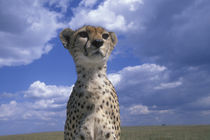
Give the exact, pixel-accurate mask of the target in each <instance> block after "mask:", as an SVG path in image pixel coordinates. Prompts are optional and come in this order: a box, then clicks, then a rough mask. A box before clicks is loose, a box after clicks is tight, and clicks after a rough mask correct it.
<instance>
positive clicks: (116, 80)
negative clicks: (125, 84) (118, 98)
mask: <svg viewBox="0 0 210 140" xmlns="http://www.w3.org/2000/svg"><path fill="white" fill-rule="evenodd" d="M120 76H121V75H120V74H117V73H116V74H114V73H111V74H108V78H109V80H110V81H111V82H112V84H113V85H115V86H116V85H117V84H118V83H119V82H120V79H121V77H120Z"/></svg>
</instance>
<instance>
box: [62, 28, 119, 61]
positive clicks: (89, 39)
mask: <svg viewBox="0 0 210 140" xmlns="http://www.w3.org/2000/svg"><path fill="white" fill-rule="evenodd" d="M60 39H61V41H62V43H63V45H64V47H65V48H67V49H68V50H69V52H70V53H71V55H72V56H73V58H74V60H75V62H76V63H80V64H83V65H87V64H91V63H92V64H95V63H103V62H106V61H107V59H108V57H109V56H110V53H111V52H112V50H113V48H114V46H115V45H116V43H117V37H116V35H115V33H113V32H108V31H106V30H105V29H103V28H102V27H94V26H84V27H82V28H80V29H78V30H76V31H73V30H71V29H69V28H67V29H64V30H63V31H62V32H61V33H60Z"/></svg>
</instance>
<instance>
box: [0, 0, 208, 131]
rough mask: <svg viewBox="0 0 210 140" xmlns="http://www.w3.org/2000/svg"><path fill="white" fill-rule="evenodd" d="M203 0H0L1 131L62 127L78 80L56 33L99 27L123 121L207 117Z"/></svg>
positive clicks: (197, 121)
mask: <svg viewBox="0 0 210 140" xmlns="http://www.w3.org/2000/svg"><path fill="white" fill-rule="evenodd" d="M209 15H210V2H209V1H208V0H183V1H177V0H156V1H154V0H114V1H113V0H104V1H101V0H100V1H98V0H86V1H85V0H81V1H76V0H35V1H28V0H16V1H12V0H7V1H0V18H1V21H0V42H1V44H0V135H8V134H21V133H33V132H44V131H62V130H63V126H64V121H65V106H66V102H67V100H68V97H69V95H70V93H71V89H72V86H73V84H74V82H75V80H76V72H75V66H74V63H73V60H72V58H71V56H70V54H69V53H68V51H67V50H66V49H64V47H63V46H62V44H61V42H60V40H59V38H58V34H59V32H60V31H61V30H62V29H64V28H67V27H69V28H72V29H74V30H75V29H77V28H79V27H81V26H83V25H96V26H103V27H105V28H106V29H108V30H110V31H114V32H116V34H117V36H118V40H119V42H118V44H117V46H116V48H115V50H114V51H113V53H112V55H111V57H110V60H109V61H108V77H109V79H110V80H111V81H112V83H113V84H114V86H115V88H116V90H117V93H118V96H119V101H120V108H121V122H122V125H123V126H132V125H161V124H163V123H164V124H168V125H183V124H185V125H189V124H210V119H209V118H210V39H209V36H210V18H209Z"/></svg>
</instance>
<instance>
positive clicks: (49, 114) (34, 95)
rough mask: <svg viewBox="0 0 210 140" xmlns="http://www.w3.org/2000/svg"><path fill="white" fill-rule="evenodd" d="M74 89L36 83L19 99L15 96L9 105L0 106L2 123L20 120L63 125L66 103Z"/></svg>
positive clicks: (20, 95) (21, 94)
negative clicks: (52, 122)
mask: <svg viewBox="0 0 210 140" xmlns="http://www.w3.org/2000/svg"><path fill="white" fill-rule="evenodd" d="M72 87H73V86H56V85H46V84H45V83H44V82H40V81H35V82H34V83H32V84H31V85H30V87H29V88H28V89H27V90H26V91H23V92H21V93H19V94H18V95H19V97H18V98H16V97H15V96H13V97H10V98H12V100H11V101H9V102H8V103H5V104H0V121H8V120H10V121H12V120H17V119H18V120H22V121H24V122H28V120H39V121H44V122H45V123H46V122H48V121H54V122H55V123H61V122H62V121H64V118H65V108H66V103H67V100H68V98H69V96H70V93H71V91H72ZM10 98H7V99H10ZM59 121H60V122H59ZM28 123H29V122H28Z"/></svg>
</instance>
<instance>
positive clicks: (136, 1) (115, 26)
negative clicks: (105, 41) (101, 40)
mask: <svg viewBox="0 0 210 140" xmlns="http://www.w3.org/2000/svg"><path fill="white" fill-rule="evenodd" d="M95 2H96V1H95V0H93V1H91V0H89V1H87V2H84V1H82V2H81V3H80V4H79V6H78V7H77V8H75V9H73V13H74V17H73V18H72V19H71V21H70V23H69V25H70V27H71V28H72V29H76V28H79V27H81V26H82V25H85V24H90V25H98V26H104V27H105V28H107V29H109V30H115V31H123V32H124V31H128V30H133V29H135V28H137V26H139V23H138V22H136V21H135V17H134V15H135V12H136V10H137V9H138V8H139V7H140V6H141V5H142V4H143V2H142V0H115V1H112V0H106V1H104V2H102V3H100V4H99V5H98V7H97V8H96V9H90V8H89V6H90V5H93V4H95Z"/></svg>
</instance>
